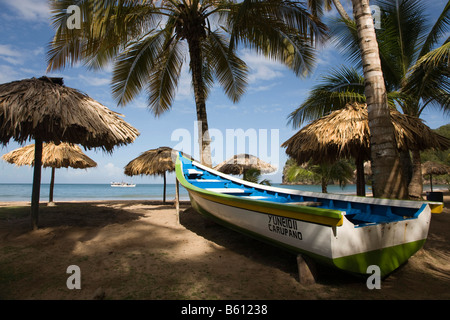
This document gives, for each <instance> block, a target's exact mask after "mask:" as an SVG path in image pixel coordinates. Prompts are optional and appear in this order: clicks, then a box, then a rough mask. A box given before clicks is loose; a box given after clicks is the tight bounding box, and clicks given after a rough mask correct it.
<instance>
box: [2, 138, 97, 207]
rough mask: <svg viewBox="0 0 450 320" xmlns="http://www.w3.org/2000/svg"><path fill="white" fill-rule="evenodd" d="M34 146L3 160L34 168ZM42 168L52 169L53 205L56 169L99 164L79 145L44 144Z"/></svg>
mask: <svg viewBox="0 0 450 320" xmlns="http://www.w3.org/2000/svg"><path fill="white" fill-rule="evenodd" d="M34 149H35V147H34V144H30V145H28V146H25V147H22V148H19V149H16V150H13V151H11V152H8V153H7V154H4V155H3V156H2V159H3V160H5V161H7V162H9V163H12V164H15V165H17V166H23V165H27V166H34ZM42 166H43V167H44V168H48V167H50V168H52V175H51V179H50V192H49V200H48V202H49V204H51V203H53V189H54V185H55V169H56V168H68V167H71V168H75V169H86V168H92V167H96V166H97V163H96V162H95V161H94V160H92V159H91V158H89V157H88V156H87V155H86V154H84V153H83V151H82V150H81V148H80V147H79V146H77V145H73V144H70V143H65V142H62V143H60V144H59V145H55V144H54V143H44V145H43V148H42Z"/></svg>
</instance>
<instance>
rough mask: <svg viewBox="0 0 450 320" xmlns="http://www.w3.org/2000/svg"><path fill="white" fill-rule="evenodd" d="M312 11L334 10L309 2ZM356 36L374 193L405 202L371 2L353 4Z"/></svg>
mask: <svg viewBox="0 0 450 320" xmlns="http://www.w3.org/2000/svg"><path fill="white" fill-rule="evenodd" d="M332 2H333V4H334V6H335V7H336V9H337V10H338V12H339V14H340V15H341V17H342V19H344V20H345V21H350V19H349V16H348V14H347V13H346V12H345V10H344V8H343V7H342V5H341V3H340V1H339V0H332ZM309 3H310V6H311V7H321V6H325V8H326V9H327V10H329V9H331V1H330V0H325V1H324V0H320V1H319V0H310V1H309ZM352 5H353V17H354V18H355V20H354V24H355V34H356V35H357V39H358V47H359V57H360V59H361V61H362V65H363V73H364V83H365V90H364V91H365V95H366V97H367V107H368V111H369V126H370V128H371V131H370V132H371V145H372V148H371V153H372V154H371V158H372V170H373V172H374V182H373V193H374V195H375V196H377V197H388V198H405V197H406V196H407V188H406V183H405V181H404V177H403V174H402V170H401V164H400V157H399V154H398V151H397V149H396V147H395V138H394V127H393V125H392V123H390V120H389V107H388V102H387V99H386V87H385V83H384V78H383V72H382V69H381V63H380V57H379V52H378V43H377V37H376V34H375V28H374V24H373V18H372V13H371V8H370V6H369V0H352Z"/></svg>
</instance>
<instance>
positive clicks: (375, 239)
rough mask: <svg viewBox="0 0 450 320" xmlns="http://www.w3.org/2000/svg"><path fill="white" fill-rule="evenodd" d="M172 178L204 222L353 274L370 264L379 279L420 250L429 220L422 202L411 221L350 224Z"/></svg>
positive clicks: (180, 175) (180, 176) (180, 177)
mask: <svg viewBox="0 0 450 320" xmlns="http://www.w3.org/2000/svg"><path fill="white" fill-rule="evenodd" d="M177 178H178V180H179V181H180V183H181V184H182V185H183V186H185V187H186V189H187V190H188V193H189V196H190V200H191V205H192V206H193V207H194V208H195V209H196V211H198V212H199V213H201V214H203V215H205V216H207V217H208V218H211V219H213V220H214V221H216V222H218V223H220V224H222V225H224V226H226V227H228V228H231V229H233V230H235V231H238V232H241V233H244V234H246V235H248V236H251V237H254V238H257V239H259V240H262V241H264V242H267V243H270V244H272V245H276V246H278V247H281V248H283V249H285V250H288V251H290V252H292V253H296V254H303V255H307V256H309V257H311V258H312V259H314V260H315V261H317V262H320V263H324V264H327V265H331V266H334V267H336V268H338V269H341V270H343V271H346V272H351V273H354V274H364V275H367V269H368V267H369V266H371V265H376V266H378V267H379V268H380V272H381V276H382V277H384V276H386V275H388V274H390V273H391V272H392V271H394V270H395V269H397V268H398V267H399V266H401V265H402V264H404V263H405V262H406V261H407V260H408V259H409V258H410V257H411V256H412V255H413V254H414V253H415V252H417V251H418V250H419V249H420V248H421V247H422V246H423V244H424V243H425V240H426V238H427V234H428V229H429V224H430V219H431V209H430V206H428V205H427V204H422V205H421V206H420V207H419V209H418V211H417V213H416V214H415V217H414V218H411V219H404V220H401V221H395V222H390V223H374V224H364V225H361V226H359V225H355V224H354V223H353V222H351V221H350V220H349V219H347V216H346V212H345V211H342V212H341V213H342V216H341V217H336V216H333V215H331V217H332V218H330V219H325V220H324V219H323V217H321V219H319V220H316V219H313V218H311V217H310V216H311V215H312V214H308V211H306V214H305V213H303V212H301V211H300V212H299V211H298V208H299V207H301V209H305V210H306V209H308V208H307V207H303V206H292V205H285V204H273V203H270V202H264V201H258V200H249V199H246V198H245V197H244V198H240V197H236V196H233V195H224V194H220V193H213V192H209V191H207V190H203V189H201V188H197V187H195V186H193V185H191V184H189V182H188V181H187V180H186V179H185V178H184V176H183V173H182V166H181V165H179V166H178V169H177ZM290 209H291V210H292V211H290ZM295 210H297V211H295ZM313 213H314V212H313ZM332 213H333V212H331V214H332ZM327 217H328V216H327ZM333 219H334V220H333Z"/></svg>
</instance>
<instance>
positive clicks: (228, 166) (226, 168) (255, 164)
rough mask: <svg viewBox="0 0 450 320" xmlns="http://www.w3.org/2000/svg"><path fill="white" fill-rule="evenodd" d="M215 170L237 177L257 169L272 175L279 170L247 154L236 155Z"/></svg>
mask: <svg viewBox="0 0 450 320" xmlns="http://www.w3.org/2000/svg"><path fill="white" fill-rule="evenodd" d="M214 169H215V170H217V171H220V172H223V173H227V174H236V175H239V174H244V173H245V172H246V171H247V170H250V169H257V170H259V171H260V172H261V173H271V172H274V171H276V170H277V168H276V167H274V166H272V165H271V164H269V163H267V162H265V161H262V160H261V159H259V158H258V157H255V156H253V155H250V154H246V153H241V154H237V155H234V156H233V157H231V158H230V159H228V160H225V161H223V162H221V163H219V164H218V165H217V166H215V167H214Z"/></svg>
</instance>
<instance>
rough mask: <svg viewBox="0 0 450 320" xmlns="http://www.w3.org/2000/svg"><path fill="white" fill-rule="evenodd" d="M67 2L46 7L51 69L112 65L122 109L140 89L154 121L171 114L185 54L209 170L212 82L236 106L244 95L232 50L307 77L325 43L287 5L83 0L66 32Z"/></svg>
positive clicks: (293, 5)
mask: <svg viewBox="0 0 450 320" xmlns="http://www.w3.org/2000/svg"><path fill="white" fill-rule="evenodd" d="M71 2H72V1H69V0H59V1H52V2H51V6H52V9H53V25H54V27H55V29H56V32H55V36H54V38H53V40H52V42H51V44H50V49H49V52H48V62H49V66H48V69H49V70H56V69H60V68H63V67H65V65H66V64H67V63H69V62H70V63H72V64H74V63H76V62H78V61H82V62H84V63H85V64H86V65H87V66H88V67H89V68H92V69H97V68H101V67H103V66H105V65H106V64H107V63H109V62H111V61H114V71H113V78H112V88H113V95H114V97H115V99H116V100H117V101H118V103H119V105H125V104H126V103H128V102H130V101H131V100H132V99H133V98H135V97H136V96H137V95H138V94H139V93H140V92H141V91H142V90H144V89H145V90H146V91H147V93H148V97H149V98H148V105H149V108H150V109H151V111H152V112H153V114H154V115H155V116H158V115H160V114H162V113H163V112H165V111H167V110H169V109H170V108H171V106H172V104H173V101H174V98H175V92H176V88H177V85H178V80H179V77H180V73H181V68H182V65H183V62H184V61H185V60H186V58H187V56H188V57H189V68H190V72H191V75H192V86H193V90H194V96H195V103H196V110H197V120H198V123H199V136H200V137H201V139H200V141H199V143H200V153H201V154H200V158H201V162H202V163H203V164H206V165H208V166H211V151H210V146H209V144H210V138H209V135H208V120H207V113H206V99H207V97H208V93H209V91H210V89H211V87H212V85H213V83H214V81H215V80H217V81H219V83H220V84H221V86H222V87H223V89H224V91H225V93H226V94H227V96H228V97H229V98H230V99H231V100H232V101H233V102H236V101H238V100H239V98H240V97H241V95H242V94H243V93H244V92H245V87H246V83H247V81H246V80H247V73H248V69H247V66H246V64H245V63H244V61H242V60H241V59H239V57H238V56H237V55H236V48H237V47H238V46H240V45H243V46H246V47H250V48H252V49H254V50H255V51H256V52H258V53H262V54H264V55H266V56H268V57H271V58H273V59H276V60H277V61H279V62H282V63H284V64H285V65H287V66H288V67H289V68H291V69H292V70H293V71H294V72H295V73H296V74H297V75H304V74H307V73H308V72H310V71H311V68H312V66H313V64H314V63H313V62H314V45H315V43H316V42H317V41H321V40H322V39H323V38H324V37H325V26H324V25H323V24H322V23H321V22H320V21H319V19H318V18H317V17H315V16H313V15H311V14H310V13H308V11H307V9H306V8H305V7H304V6H303V5H301V4H300V3H298V2H290V1H284V0H270V1H262V0H244V1H240V2H237V1H232V0H165V1H164V0H162V1H150V0H147V1H146V0H144V1H142V0H121V1H117V0H103V1H87V0H86V1H79V4H78V5H79V7H80V11H81V12H82V16H83V22H82V24H81V28H80V29H69V28H67V27H66V25H67V21H68V19H69V18H70V14H69V13H67V10H66V9H67V7H68V6H69V5H70V4H71ZM186 49H187V50H186Z"/></svg>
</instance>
